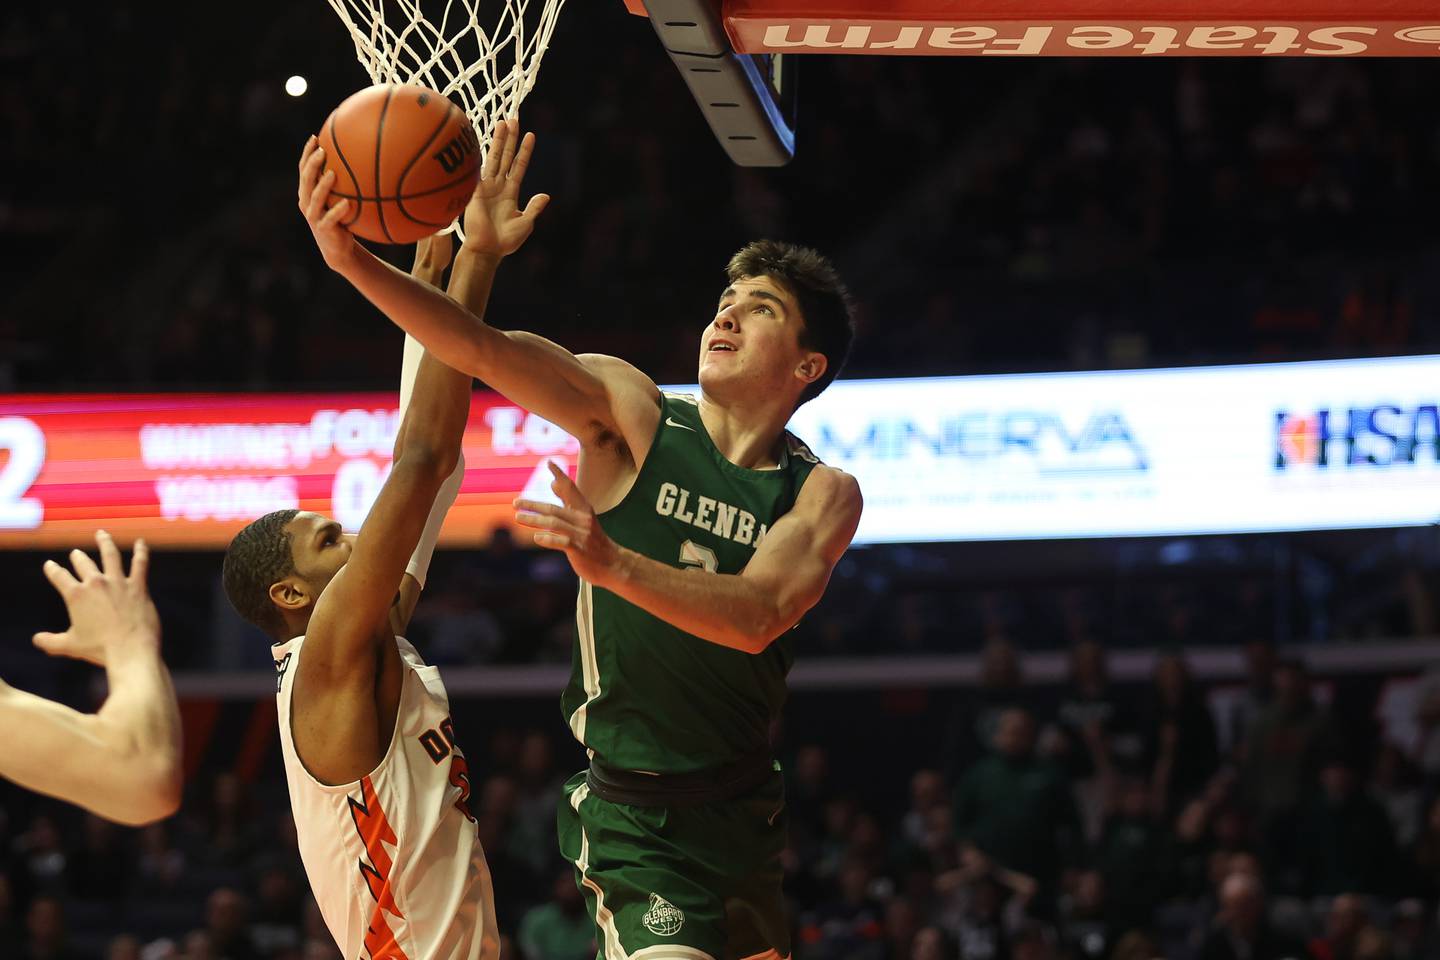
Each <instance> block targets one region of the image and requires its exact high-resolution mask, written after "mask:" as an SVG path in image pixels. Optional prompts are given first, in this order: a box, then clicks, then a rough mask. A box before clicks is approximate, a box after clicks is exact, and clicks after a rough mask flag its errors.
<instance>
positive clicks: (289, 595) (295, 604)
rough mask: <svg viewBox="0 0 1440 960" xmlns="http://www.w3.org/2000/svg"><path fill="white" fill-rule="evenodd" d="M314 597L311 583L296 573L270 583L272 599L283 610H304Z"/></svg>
mask: <svg viewBox="0 0 1440 960" xmlns="http://www.w3.org/2000/svg"><path fill="white" fill-rule="evenodd" d="M312 599H314V598H313V597H311V596H310V587H309V585H308V584H306V583H305V581H304V580H301V579H300V578H299V577H298V576H296V575H294V574H291V575H290V576H288V577H286V578H285V579H284V580H277V581H275V582H274V583H272V584H270V601H271V602H272V603H274V604H275V605H276V606H277V607H279V608H280V609H281V610H293V611H298V610H303V609H304V608H305V607H306V605H307V604H309V603H310V601H311V600H312Z"/></svg>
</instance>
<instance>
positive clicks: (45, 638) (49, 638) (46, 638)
mask: <svg viewBox="0 0 1440 960" xmlns="http://www.w3.org/2000/svg"><path fill="white" fill-rule="evenodd" d="M69 641H70V638H69V637H68V636H67V635H66V634H65V633H50V632H49V631H48V630H47V631H43V632H41V633H37V634H35V636H33V637H31V638H30V642H31V643H33V644H35V646H37V647H39V648H40V649H41V650H43V651H45V652H46V653H48V654H49V655H50V656H52V657H53V656H56V655H57V654H60V653H63V652H64V650H65V647H66V646H67V645H68V644H69Z"/></svg>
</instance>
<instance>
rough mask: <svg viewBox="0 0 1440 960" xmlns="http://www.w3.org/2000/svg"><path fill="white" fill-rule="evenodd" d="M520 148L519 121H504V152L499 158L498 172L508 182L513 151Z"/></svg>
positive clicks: (512, 164) (512, 163) (513, 160)
mask: <svg viewBox="0 0 1440 960" xmlns="http://www.w3.org/2000/svg"><path fill="white" fill-rule="evenodd" d="M519 146H520V121H519V120H506V121H505V152H504V153H503V154H502V155H501V157H500V171H501V172H502V173H503V174H504V175H505V178H506V179H507V180H508V179H509V178H510V168H511V167H512V166H514V165H515V150H516V149H517V148H518V147H519Z"/></svg>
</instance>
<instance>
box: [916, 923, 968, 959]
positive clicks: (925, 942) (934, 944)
mask: <svg viewBox="0 0 1440 960" xmlns="http://www.w3.org/2000/svg"><path fill="white" fill-rule="evenodd" d="M959 957H960V954H959V952H958V951H957V950H956V949H955V946H954V944H953V943H951V942H950V941H949V940H948V939H947V938H946V937H945V931H943V930H941V929H940V928H939V927H925V928H923V929H922V930H920V932H919V933H917V934H915V943H914V945H913V946H912V947H911V949H910V960H959Z"/></svg>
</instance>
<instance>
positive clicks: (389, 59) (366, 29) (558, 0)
mask: <svg viewBox="0 0 1440 960" xmlns="http://www.w3.org/2000/svg"><path fill="white" fill-rule="evenodd" d="M329 3H330V6H331V7H332V8H333V9H334V10H335V12H336V13H337V14H339V16H340V19H341V21H342V22H343V23H344V24H345V26H346V28H347V29H348V30H349V31H350V37H351V39H353V40H354V41H355V56H356V57H357V58H358V59H359V61H360V65H361V66H362V67H364V68H365V71H366V72H367V73H368V74H370V80H371V82H372V83H418V84H423V85H424V86H427V87H430V88H431V89H432V90H436V91H439V92H440V93H442V94H444V95H445V96H447V97H449V98H451V99H452V100H454V101H455V102H457V103H458V104H459V105H460V106H462V107H463V108H464V109H465V112H466V113H467V114H468V115H469V117H470V122H471V123H473V124H474V125H475V133H476V134H477V135H479V137H480V142H481V144H482V146H483V147H484V148H486V149H488V148H489V146H490V139H491V133H492V131H493V130H494V127H495V124H496V123H497V122H498V121H500V120H503V119H505V118H507V117H513V116H515V115H516V114H517V113H518V111H519V109H520V102H521V101H522V100H524V99H525V96H526V94H528V93H529V92H530V90H531V89H532V88H533V87H534V86H535V77H536V75H537V74H538V73H539V72H540V61H541V59H542V58H543V57H544V56H545V51H546V49H547V48H548V47H549V44H550V34H551V33H552V32H554V30H555V20H556V18H557V17H558V16H559V14H560V8H561V7H563V6H564V5H565V0H431V2H428V3H422V2H421V0H329ZM422 7H429V8H430V11H431V14H432V16H431V17H428V18H427V16H426V13H425V10H423V9H422ZM482 155H483V154H482Z"/></svg>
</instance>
